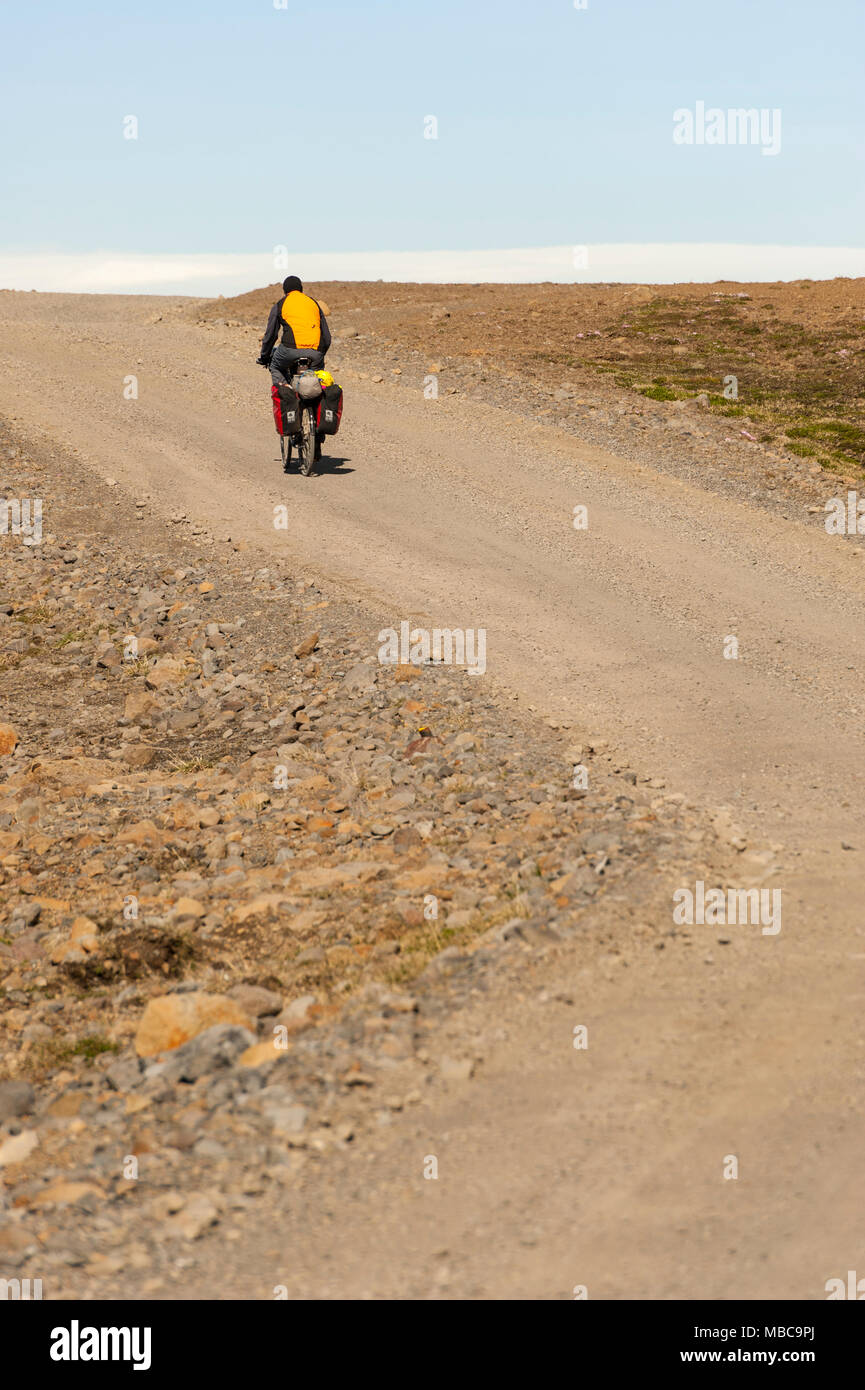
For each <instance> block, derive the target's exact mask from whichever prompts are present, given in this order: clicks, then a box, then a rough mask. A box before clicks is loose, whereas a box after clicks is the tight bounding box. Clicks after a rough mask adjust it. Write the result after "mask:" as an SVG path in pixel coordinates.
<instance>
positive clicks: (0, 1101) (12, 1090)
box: [0, 1081, 36, 1123]
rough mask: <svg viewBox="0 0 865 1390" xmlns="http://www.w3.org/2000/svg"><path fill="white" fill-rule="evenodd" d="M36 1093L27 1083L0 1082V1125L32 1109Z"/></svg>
mask: <svg viewBox="0 0 865 1390" xmlns="http://www.w3.org/2000/svg"><path fill="white" fill-rule="evenodd" d="M35 1100H36V1092H35V1091H34V1090H33V1087H32V1086H31V1085H30V1083H29V1081H0V1123H2V1122H3V1121H4V1120H12V1119H15V1117H16V1116H18V1115H26V1114H28V1112H30V1111H31V1110H32V1109H33V1105H34V1103H35Z"/></svg>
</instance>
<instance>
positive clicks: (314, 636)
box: [294, 632, 321, 657]
mask: <svg viewBox="0 0 865 1390" xmlns="http://www.w3.org/2000/svg"><path fill="white" fill-rule="evenodd" d="M320 636H321V633H320V632H312V633H310V635H309V637H304V639H303V641H302V642H301V643H300V645H299V646H297V647H295V649H294V654H295V656H296V657H304V656H311V655H312V653H313V652H314V651H315V649H316V647H317V646H318V639H319V637H320Z"/></svg>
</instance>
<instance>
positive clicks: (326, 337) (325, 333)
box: [318, 306, 330, 354]
mask: <svg viewBox="0 0 865 1390" xmlns="http://www.w3.org/2000/svg"><path fill="white" fill-rule="evenodd" d="M319 313H321V306H319ZM329 347H330V329H329V328H328V326H327V319H326V318H325V316H324V314H322V315H321V338H320V339H319V343H318V350H319V352H320V353H322V354H324V353H325V352H327V350H328V348H329Z"/></svg>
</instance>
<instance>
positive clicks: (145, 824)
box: [117, 820, 162, 845]
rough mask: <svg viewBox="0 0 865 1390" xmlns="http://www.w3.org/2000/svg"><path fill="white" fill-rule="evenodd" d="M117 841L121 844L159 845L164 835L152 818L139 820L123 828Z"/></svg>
mask: <svg viewBox="0 0 865 1390" xmlns="http://www.w3.org/2000/svg"><path fill="white" fill-rule="evenodd" d="M117 842H118V844H121V845H159V844H161V843H162V835H161V834H160V832H159V831H158V830H157V828H156V826H155V825H154V824H153V821H152V820H139V821H136V822H135V824H134V825H130V826H127V828H126V829H125V830H121V831H120V834H119V835H118V836H117Z"/></svg>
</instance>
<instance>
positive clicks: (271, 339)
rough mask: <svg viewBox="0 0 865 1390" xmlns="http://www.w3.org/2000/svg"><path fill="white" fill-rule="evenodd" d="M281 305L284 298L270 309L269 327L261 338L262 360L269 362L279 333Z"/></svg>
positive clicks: (260, 354)
mask: <svg viewBox="0 0 865 1390" xmlns="http://www.w3.org/2000/svg"><path fill="white" fill-rule="evenodd" d="M281 307H282V300H281V299H280V300H279V301H278V302H277V303H276V304H274V306H273V308H272V309H271V311H270V317H269V318H268V320H267V327H266V328H265V330H264V337H263V338H262V340H261V352H260V353H259V356H260V358H261V360H262V362H268V361H269V360H270V354H271V353H272V352H273V348H274V345H275V343H276V338H277V334H278V333H279V311H280V308H281Z"/></svg>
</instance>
